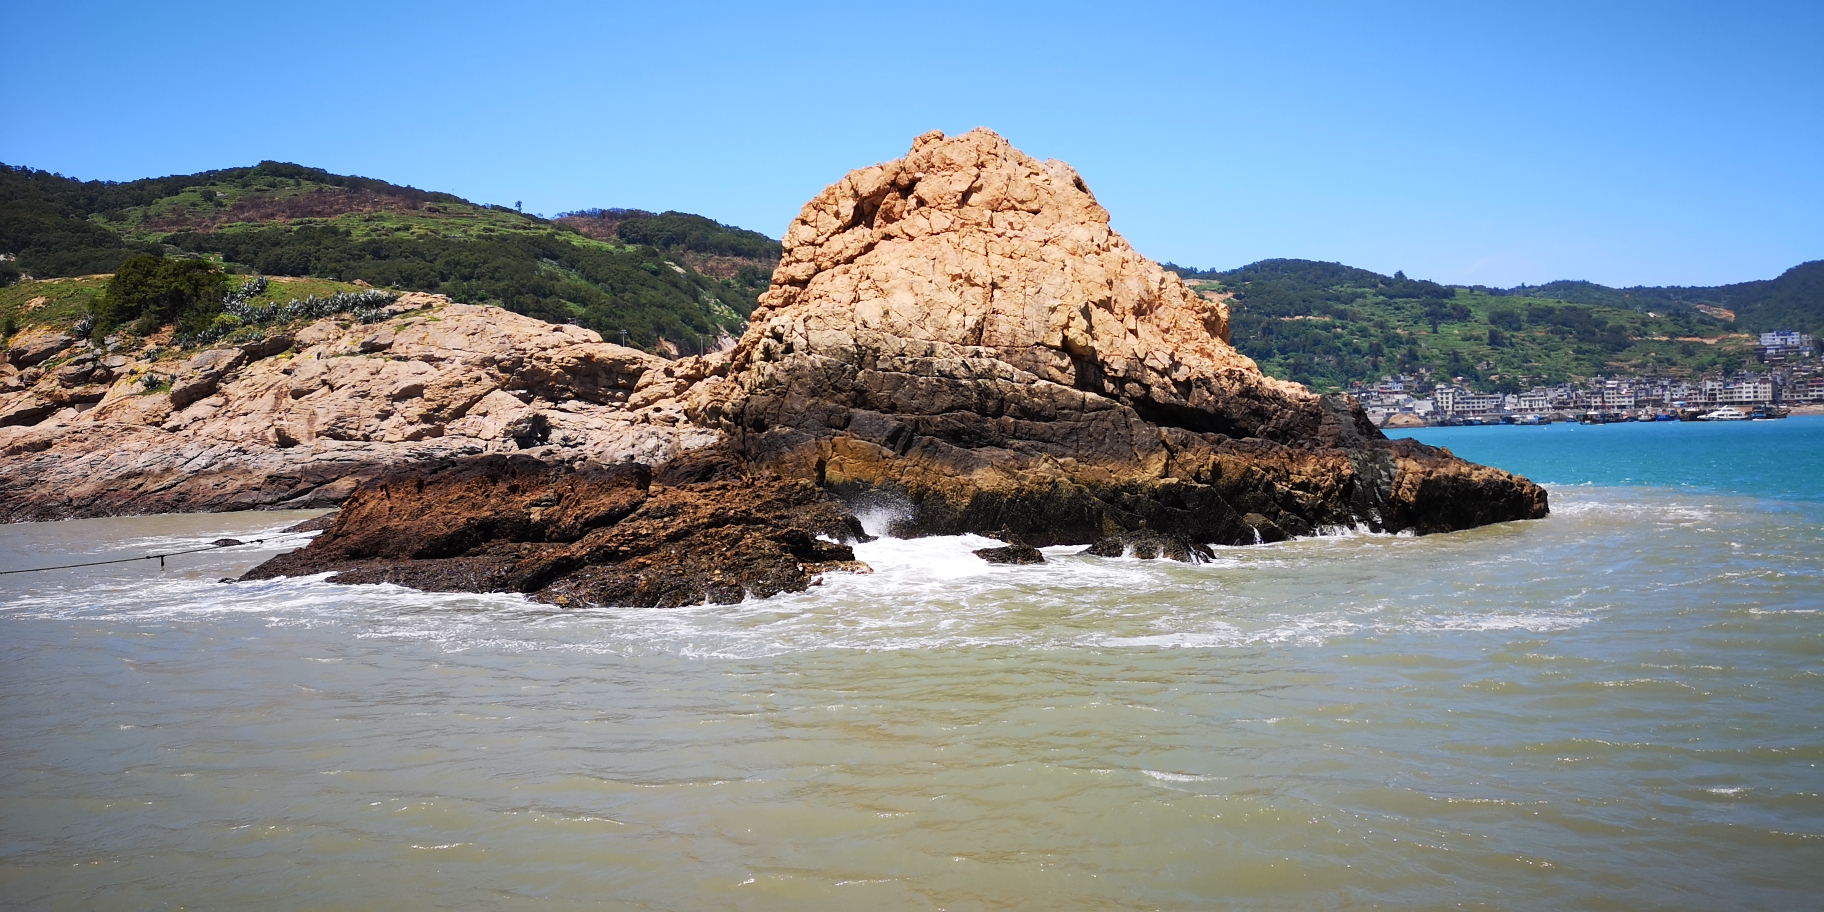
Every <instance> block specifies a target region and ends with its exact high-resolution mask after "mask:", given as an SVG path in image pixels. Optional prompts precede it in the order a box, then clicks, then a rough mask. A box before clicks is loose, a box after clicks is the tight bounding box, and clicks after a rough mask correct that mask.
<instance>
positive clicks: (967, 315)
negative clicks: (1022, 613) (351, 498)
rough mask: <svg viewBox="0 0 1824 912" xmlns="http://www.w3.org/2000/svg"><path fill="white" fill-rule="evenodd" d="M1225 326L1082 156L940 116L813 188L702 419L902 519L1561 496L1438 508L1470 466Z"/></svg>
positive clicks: (1085, 524) (1274, 524)
mask: <svg viewBox="0 0 1824 912" xmlns="http://www.w3.org/2000/svg"><path fill="white" fill-rule="evenodd" d="M1227 340H1228V310H1227V307H1226V304H1225V303H1224V302H1223V301H1221V300H1213V301H1212V300H1204V299H1202V298H1200V297H1199V296H1197V295H1196V294H1194V293H1193V292H1191V291H1190V289H1188V288H1187V287H1186V286H1185V285H1184V283H1183V282H1182V281H1180V280H1179V279H1178V277H1177V276H1176V275H1173V274H1171V273H1169V272H1167V271H1165V270H1164V269H1162V268H1160V267H1159V266H1158V265H1157V264H1155V263H1153V262H1151V261H1150V260H1147V259H1146V258H1144V257H1142V256H1140V255H1139V254H1138V253H1136V252H1135V251H1134V250H1133V248H1132V247H1130V246H1129V245H1128V244H1127V242H1126V241H1124V240H1123V239H1122V238H1121V237H1120V235H1118V234H1116V233H1115V232H1113V231H1112V230H1111V229H1110V228H1109V220H1108V213H1107V212H1106V211H1105V210H1103V209H1102V207H1101V206H1100V205H1098V204H1097V203H1096V200H1095V197H1094V196H1093V195H1092V194H1091V193H1090V191H1089V189H1088V188H1087V187H1086V186H1085V185H1084V182H1083V181H1082V179H1081V178H1080V177H1079V176H1078V175H1077V174H1076V172H1074V171H1073V170H1071V168H1070V167H1069V166H1068V165H1064V164H1062V163H1059V162H1038V161H1036V160H1034V159H1032V158H1030V157H1028V156H1026V155H1024V154H1023V153H1021V152H1019V151H1018V150H1016V149H1014V148H1013V147H1012V146H1010V145H1008V143H1007V142H1006V141H1005V140H1003V139H1002V138H1001V137H999V136H997V135H995V134H994V133H992V132H989V131H987V130H974V131H971V132H969V133H967V134H964V135H962V136H958V137H954V138H945V137H944V136H943V135H942V134H940V133H928V134H926V135H924V136H921V137H919V138H918V139H917V140H916V141H915V142H914V143H913V146H912V149H911V151H910V152H909V153H908V154H907V156H906V157H905V158H903V159H901V160H899V161H894V162H888V163H886V164H883V165H876V166H873V167H869V168H863V169H860V170H857V171H854V172H851V173H850V174H849V175H848V176H847V177H845V178H843V179H842V180H840V181H838V182H836V183H835V184H832V185H830V186H829V187H828V188H827V189H825V190H824V191H823V192H822V193H820V194H818V196H817V197H816V198H815V199H813V200H811V202H810V203H808V204H807V205H806V206H805V207H804V210H803V212H802V213H800V215H799V217H798V218H797V220H796V221H794V222H793V223H792V226H791V228H790V229H789V230H788V231H787V233H786V237H785V241H784V259H783V261H782V262H781V264H780V266H779V269H778V271H777V272H775V274H774V276H773V285H772V287H771V289H770V290H769V291H768V292H767V293H766V295H765V296H763V297H762V299H761V306H760V308H759V310H757V311H756V313H755V314H754V318H753V322H752V325H751V326H750V327H749V329H748V332H747V333H746V334H745V336H744V337H743V338H742V340H741V342H740V343H739V344H738V345H737V346H736V347H735V349H734V350H733V351H732V352H731V353H730V355H729V359H728V362H727V369H726V375H725V377H712V378H710V379H708V380H706V381H704V382H702V383H699V384H698V385H697V386H696V387H695V388H693V390H692V392H691V394H690V398H689V403H690V406H689V415H690V416H691V417H692V418H693V419H694V420H696V421H698V422H700V423H703V424H705V425H709V426H714V427H718V428H721V429H723V430H724V431H726V432H728V433H729V434H730V435H731V437H732V438H733V440H734V441H735V443H736V445H737V446H738V447H740V448H741V450H742V452H743V453H744V454H745V455H746V456H747V458H749V459H751V460H753V461H754V462H756V463H758V464H759V465H762V466H766V467H769V468H772V469H774V470H776V471H780V472H782V473H784V474H787V475H795V476H799V477H815V478H816V479H817V480H818V481H820V482H821V483H823V484H825V485H828V486H830V487H832V488H834V489H836V490H839V491H846V492H849V493H851V494H853V495H856V496H861V495H863V494H864V493H865V492H870V491H874V492H887V493H890V494H891V495H893V496H895V497H901V498H904V499H905V500H906V501H908V502H909V507H910V510H909V515H908V516H907V518H906V519H905V520H904V522H903V523H902V525H901V531H903V532H912V533H915V532H962V531H975V532H987V531H995V530H1006V531H1008V532H1009V533H1011V534H1012V535H1013V536H1014V537H1016V538H1020V539H1023V540H1025V541H1027V542H1029V543H1034V544H1049V543H1063V542H1073V541H1074V542H1090V541H1096V540H1098V539H1099V538H1101V537H1103V536H1105V535H1110V534H1115V533H1119V532H1122V531H1124V530H1126V531H1132V530H1140V529H1145V530H1150V531H1153V532H1159V533H1168V534H1172V535H1181V536H1184V537H1187V538H1189V539H1190V540H1193V541H1202V542H1222V543H1229V544H1244V543H1251V542H1253V541H1256V540H1263V539H1271V538H1276V537H1284V536H1285V535H1288V534H1290V535H1298V534H1306V533H1309V532H1311V531H1313V530H1315V529H1318V528H1321V527H1323V526H1328V525H1350V524H1356V523H1360V524H1365V525H1369V526H1372V527H1374V528H1377V529H1378V528H1388V529H1407V528H1414V529H1420V530H1423V531H1440V530H1443V529H1448V528H1458V527H1461V526H1460V525H1459V523H1468V524H1472V525H1473V524H1477V523H1479V522H1487V521H1494V520H1493V519H1491V518H1490V517H1499V518H1522V517H1527V516H1535V515H1541V514H1543V512H1544V509H1545V497H1544V492H1543V491H1542V490H1540V489H1538V488H1537V486H1534V485H1532V484H1531V483H1530V482H1526V481H1525V480H1524V479H1513V478H1512V476H1508V475H1506V474H1505V473H1499V472H1493V471H1492V470H1483V471H1485V472H1488V473H1489V474H1486V475H1476V476H1475V478H1474V479H1473V480H1472V481H1471V482H1467V483H1465V484H1463V485H1457V486H1454V487H1451V488H1450V490H1452V491H1454V492H1456V493H1457V494H1458V495H1466V494H1468V493H1470V492H1477V491H1480V492H1481V493H1480V494H1479V495H1478V496H1480V497H1482V499H1483V500H1484V501H1486V502H1487V503H1490V504H1494V505H1495V506H1493V507H1490V508H1489V509H1487V510H1482V511H1481V512H1476V511H1470V512H1469V513H1464V512H1461V511H1458V512H1450V511H1440V505H1439V504H1438V503H1434V502H1431V501H1433V500H1435V498H1432V499H1429V500H1428V498H1427V497H1426V496H1423V495H1421V494H1420V493H1419V492H1420V491H1421V490H1429V489H1426V488H1425V486H1424V485H1423V484H1420V480H1421V479H1423V478H1430V477H1433V476H1440V477H1441V476H1446V475H1448V476H1451V477H1455V475H1456V474H1459V473H1461V472H1465V471H1468V470H1469V469H1472V468H1476V467H1471V466H1469V465H1468V464H1467V463H1463V462H1461V461H1460V460H1455V459H1454V458H1452V457H1449V456H1448V455H1447V454H1442V453H1440V452H1439V451H1435V450H1431V449H1429V448H1426V447H1422V446H1419V445H1417V444H1409V443H1400V444H1398V445H1395V444H1393V443H1390V442H1388V441H1387V440H1386V439H1385V438H1384V437H1382V435H1381V434H1380V432H1379V431H1378V430H1377V429H1375V428H1374V427H1373V425H1372V424H1370V423H1369V422H1368V420H1367V418H1366V416H1365V415H1364V414H1363V413H1362V412H1361V409H1360V408H1359V407H1357V406H1355V405H1354V403H1353V402H1351V401H1349V400H1347V399H1345V398H1343V397H1340V396H1339V397H1320V396H1317V395H1314V394H1312V393H1310V392H1308V391H1307V390H1305V389H1304V388H1303V387H1301V386H1298V385H1296V384H1291V383H1285V382H1282V381H1278V380H1274V379H1271V378H1268V377H1265V376H1263V375H1262V374H1261V373H1260V371H1259V369H1258V368H1257V367H1256V366H1255V364H1254V363H1253V362H1252V361H1251V360H1249V359H1248V358H1246V357H1244V356H1242V355H1241V354H1240V353H1238V352H1236V351H1235V350H1234V348H1233V347H1231V346H1230V345H1229V344H1228V341H1227ZM1396 482H1397V483H1396ZM1435 487H1436V486H1434V488H1435ZM1438 489H1439V490H1442V488H1438ZM1472 514H1473V515H1472Z"/></svg>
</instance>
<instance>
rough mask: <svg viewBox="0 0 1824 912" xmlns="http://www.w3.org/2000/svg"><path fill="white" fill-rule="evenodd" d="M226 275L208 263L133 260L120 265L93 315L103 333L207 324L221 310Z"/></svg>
mask: <svg viewBox="0 0 1824 912" xmlns="http://www.w3.org/2000/svg"><path fill="white" fill-rule="evenodd" d="M227 294H228V276H227V275H226V274H224V273H223V272H222V270H221V269H220V268H219V267H217V266H216V265H215V264H214V263H211V262H209V261H208V260H189V259H166V258H164V257H156V256H136V257H131V258H129V259H128V260H127V261H126V262H124V263H121V264H120V269H119V270H118V271H116V272H115V273H114V278H112V279H110V280H109V281H108V290H107V292H106V293H105V294H103V295H102V299H101V303H100V305H99V306H97V307H96V309H95V313H94V314H93V316H94V319H95V328H96V329H99V330H102V331H103V332H106V331H108V330H111V329H114V328H115V327H117V326H122V325H125V324H127V323H134V324H135V327H134V328H135V330H136V331H137V332H140V333H141V334H145V333H150V332H153V331H155V330H157V329H158V328H159V327H160V326H163V325H165V324H167V323H176V324H177V325H178V328H179V330H180V331H182V330H185V329H200V328H202V327H205V326H208V325H209V321H210V320H212V319H213V318H214V317H215V315H216V314H218V313H220V312H221V309H222V298H223V297H225V296H226V295H227Z"/></svg>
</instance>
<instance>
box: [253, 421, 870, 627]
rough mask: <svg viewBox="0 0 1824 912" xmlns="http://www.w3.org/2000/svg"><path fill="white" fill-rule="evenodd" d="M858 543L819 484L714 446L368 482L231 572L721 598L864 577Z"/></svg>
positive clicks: (573, 593) (451, 469) (615, 601)
mask: <svg viewBox="0 0 1824 912" xmlns="http://www.w3.org/2000/svg"><path fill="white" fill-rule="evenodd" d="M866 537H867V536H866V534H865V533H863V532H862V529H861V523H860V522H859V521H858V520H857V519H856V518H855V516H854V515H853V514H851V513H850V512H849V511H848V509H847V508H846V507H844V506H843V505H842V503H841V501H838V500H837V499H836V498H835V497H833V496H831V495H830V494H828V493H827V492H825V491H823V490H821V489H819V488H818V487H817V486H816V485H814V484H811V483H810V482H806V481H797V480H789V479H784V478H780V477H778V476H776V475H772V474H769V473H764V472H754V471H750V470H749V469H747V468H746V467H745V466H743V465H742V464H740V463H739V462H735V461H732V460H730V459H729V458H728V457H727V455H726V454H725V453H723V452H721V451H720V450H711V451H697V452H693V453H687V454H686V455H684V456H681V457H679V458H678V459H676V460H673V461H672V462H670V463H667V464H665V465H662V466H659V467H657V468H647V467H645V466H641V465H637V464H633V463H627V464H622V465H614V466H583V467H573V466H570V465H564V464H549V463H545V462H542V461H540V460H538V459H534V458H532V457H529V456H518V455H515V456H482V457H474V458H469V459H456V460H446V461H442V462H436V463H425V464H419V465H415V466H408V467H406V468H403V469H399V470H397V471H394V472H392V473H390V474H387V475H385V476H382V477H380V478H377V479H375V480H373V481H371V482H368V483H367V484H365V485H363V486H362V487H361V488H359V489H358V490H356V491H355V493H354V495H353V496H351V497H350V498H349V500H348V502H347V503H346V504H344V505H343V507H342V510H341V511H340V512H339V513H337V514H336V519H335V522H334V524H333V525H332V526H331V527H330V529H329V531H327V532H325V533H324V534H323V535H321V536H319V537H318V538H317V539H316V540H314V541H312V542H311V543H310V544H309V545H308V546H306V547H304V548H300V549H299V550H297V551H293V552H291V553H289V554H282V555H279V556H278V557H275V558H273V559H272V560H269V561H267V562H266V563H264V564H261V565H260V566H258V567H255V568H254V569H253V570H252V571H250V572H248V573H247V575H246V576H245V577H243V578H244V579H269V578H272V577H277V576H299V575H304V574H312V573H322V572H325V571H334V572H335V576H332V577H330V580H331V581H332V582H339V583H382V582H384V583H396V584H399V585H403V586H410V587H412V588H415V589H424V590H430V591H464V592H524V593H528V594H530V595H532V596H533V597H534V598H536V599H539V600H540V601H545V602H551V603H554V604H560V605H580V604H585V603H587V604H602V605H621V606H633V607H671V606H676V605H685V604H701V603H703V602H705V601H708V602H714V603H718V604H726V603H732V602H738V601H740V600H742V599H743V598H746V597H748V596H750V595H752V596H755V597H761V598H764V597H766V596H770V595H774V594H776V593H779V592H801V591H803V590H804V589H805V588H806V587H808V586H811V585H815V584H816V583H817V581H818V580H819V578H820V577H821V575H822V574H823V573H825V572H827V571H831V570H855V571H865V570H866V569H867V568H866V565H864V564H861V563H859V562H857V561H856V560H855V553H854V551H853V550H851V549H850V547H849V545H848V544H846V542H852V541H858V540H865V539H866Z"/></svg>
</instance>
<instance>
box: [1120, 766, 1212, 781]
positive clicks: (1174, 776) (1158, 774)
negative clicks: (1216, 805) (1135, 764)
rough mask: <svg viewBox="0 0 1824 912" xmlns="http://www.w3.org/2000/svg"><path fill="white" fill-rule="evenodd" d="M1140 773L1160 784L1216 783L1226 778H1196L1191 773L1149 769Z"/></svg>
mask: <svg viewBox="0 0 1824 912" xmlns="http://www.w3.org/2000/svg"><path fill="white" fill-rule="evenodd" d="M1140 772H1142V773H1145V774H1146V775H1148V776H1151V777H1153V778H1154V779H1157V780H1159V781H1160V782H1215V781H1217V780H1220V779H1223V778H1226V777H1223V776H1195V775H1192V774H1190V773H1167V772H1162V771H1160V770H1149V769H1143V770H1141V771H1140Z"/></svg>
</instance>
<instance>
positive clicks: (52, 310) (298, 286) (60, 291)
mask: <svg viewBox="0 0 1824 912" xmlns="http://www.w3.org/2000/svg"><path fill="white" fill-rule="evenodd" d="M109 278H111V276H106V275H93V276H76V277H71V278H61V279H38V280H34V281H29V282H20V283H17V284H15V285H11V286H8V287H6V288H0V324H10V325H12V326H13V327H15V328H18V329H23V328H26V327H29V326H50V327H55V328H57V329H66V328H68V327H70V326H71V325H73V324H74V323H75V322H76V321H77V320H79V319H81V317H82V316H83V314H86V313H89V312H90V311H91V310H92V309H93V308H94V305H95V302H97V301H99V300H100V299H101V296H102V294H103V292H105V291H106V290H107V286H108V279H109ZM360 290H361V286H359V285H355V284H353V283H350V282H337V281H332V280H328V279H309V278H285V277H275V278H273V279H272V280H271V281H270V283H269V284H268V285H267V286H266V290H265V291H264V292H262V293H260V294H258V295H254V296H252V297H250V298H248V299H247V300H248V302H249V303H253V304H283V303H285V302H287V301H291V300H292V299H294V298H296V299H302V298H308V297H311V296H312V295H315V296H316V297H319V298H326V297H329V296H330V295H333V294H335V293H337V292H345V291H350V292H352V291H360Z"/></svg>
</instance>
